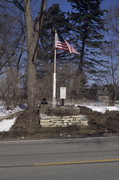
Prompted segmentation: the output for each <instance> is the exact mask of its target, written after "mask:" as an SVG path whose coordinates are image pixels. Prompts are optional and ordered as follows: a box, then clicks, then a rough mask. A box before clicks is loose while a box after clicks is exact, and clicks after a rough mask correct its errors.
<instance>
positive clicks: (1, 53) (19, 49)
mask: <svg viewBox="0 0 119 180" xmlns="http://www.w3.org/2000/svg"><path fill="white" fill-rule="evenodd" d="M19 15H21V14H20V12H19V11H15V8H14V6H13V5H12V4H8V3H7V1H3V0H1V2H0V17H1V18H0V39H1V41H0V57H1V64H0V70H1V71H0V74H1V75H2V76H3V77H2V79H3V81H6V83H7V82H8V79H10V81H9V83H7V84H6V85H4V86H3V87H2V88H1V93H2V98H6V96H8V99H10V98H12V101H11V100H9V105H10V103H11V104H12V105H14V106H16V105H17V104H18V96H19V90H18V88H19V84H20V78H21V77H20V76H21V75H20V68H21V65H22V62H21V57H22V53H23V51H24V46H23V43H22V42H23V39H24V28H23V25H22V23H21V16H19ZM16 24H17V26H16ZM7 76H8V78H7ZM5 79H6V80H5ZM4 84H5V83H4ZM9 88H10V89H9ZM4 92H6V93H5V94H4V95H3V93H4ZM8 92H9V93H8ZM7 104H8V101H7Z"/></svg>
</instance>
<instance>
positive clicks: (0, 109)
mask: <svg viewBox="0 0 119 180" xmlns="http://www.w3.org/2000/svg"><path fill="white" fill-rule="evenodd" d="M20 111H23V109H21V108H20V107H18V106H17V107H16V108H14V109H13V110H7V109H6V107H5V106H0V120H1V121H0V132H3V131H9V130H10V128H11V127H12V126H13V125H14V123H15V120H16V117H14V118H13V119H7V118H9V116H10V115H12V114H15V113H16V112H20Z"/></svg>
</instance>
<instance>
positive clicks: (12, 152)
mask: <svg viewBox="0 0 119 180" xmlns="http://www.w3.org/2000/svg"><path fill="white" fill-rule="evenodd" d="M0 180H119V137H99V138H73V139H50V140H35V141H9V142H6V141H4V142H0Z"/></svg>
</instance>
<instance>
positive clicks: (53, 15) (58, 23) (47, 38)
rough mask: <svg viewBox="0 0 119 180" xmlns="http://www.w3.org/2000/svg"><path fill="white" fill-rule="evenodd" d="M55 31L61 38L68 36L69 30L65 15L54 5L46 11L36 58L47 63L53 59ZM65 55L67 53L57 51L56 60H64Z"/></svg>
mask: <svg viewBox="0 0 119 180" xmlns="http://www.w3.org/2000/svg"><path fill="white" fill-rule="evenodd" d="M55 30H57V31H58V34H60V35H62V36H63V38H65V37H67V36H68V34H69V30H70V29H69V21H68V20H67V18H66V13H65V12H62V11H61V10H60V8H59V4H54V5H53V6H51V7H50V8H49V9H48V11H47V12H46V14H45V18H44V22H43V29H42V36H41V41H40V44H39V46H40V49H41V52H40V51H39V49H38V54H40V56H38V58H40V60H43V61H45V62H47V63H52V62H53V59H54V44H55ZM41 54H42V56H41ZM67 55H68V53H66V52H64V51H61V50H60V51H57V60H58V59H60V60H66V59H67V58H66V56H67Z"/></svg>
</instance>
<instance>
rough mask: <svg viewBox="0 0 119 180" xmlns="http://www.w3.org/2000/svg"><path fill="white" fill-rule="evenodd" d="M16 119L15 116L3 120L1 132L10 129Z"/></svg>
mask: <svg viewBox="0 0 119 180" xmlns="http://www.w3.org/2000/svg"><path fill="white" fill-rule="evenodd" d="M15 120H16V117H14V118H13V119H5V120H3V121H1V122H0V132H3V131H9V130H10V128H11V127H12V126H13V125H14V123H15Z"/></svg>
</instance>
